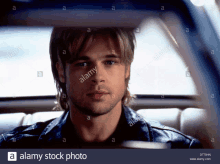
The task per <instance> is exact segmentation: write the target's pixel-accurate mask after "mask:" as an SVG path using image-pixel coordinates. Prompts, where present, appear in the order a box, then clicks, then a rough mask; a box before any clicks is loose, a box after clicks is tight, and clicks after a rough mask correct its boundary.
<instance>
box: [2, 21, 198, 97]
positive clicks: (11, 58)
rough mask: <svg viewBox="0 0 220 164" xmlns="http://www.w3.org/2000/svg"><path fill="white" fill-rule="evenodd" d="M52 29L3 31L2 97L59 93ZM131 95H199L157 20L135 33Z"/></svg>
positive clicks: (144, 23)
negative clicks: (53, 64)
mask: <svg viewBox="0 0 220 164" xmlns="http://www.w3.org/2000/svg"><path fill="white" fill-rule="evenodd" d="M51 32H52V27H47V28H45V27H44V28H43V27H41V28H36V27H7V28H0V70H1V71H0V90H1V92H0V97H20V96H22V97H23V96H43V95H44V96H45V95H55V94H56V93H57V91H56V87H55V83H54V80H53V75H52V71H51V62H50V55H49V41H50V34H51ZM135 35H136V39H137V47H136V49H135V55H134V62H133V63H132V65H131V79H130V84H129V89H130V92H131V94H148V95H157V94H160V95H161V94H163V95H195V94H197V93H196V88H195V84H194V82H193V80H192V78H191V77H190V74H189V73H187V72H188V69H187V67H186V65H185V63H184V62H183V61H182V58H181V57H180V56H179V54H178V53H177V52H176V51H175V50H174V48H173V47H172V46H171V44H170V43H169V42H168V39H167V38H166V37H165V35H164V32H163V31H162V29H161V27H159V26H158V23H157V21H156V20H154V19H148V20H147V21H145V22H143V23H142V25H141V26H140V28H139V29H137V30H136V32H135Z"/></svg>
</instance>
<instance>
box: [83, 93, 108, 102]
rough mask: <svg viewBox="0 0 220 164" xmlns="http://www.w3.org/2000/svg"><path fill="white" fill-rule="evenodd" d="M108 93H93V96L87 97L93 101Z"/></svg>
mask: <svg viewBox="0 0 220 164" xmlns="http://www.w3.org/2000/svg"><path fill="white" fill-rule="evenodd" d="M107 94H108V93H94V94H87V95H88V96H89V97H92V98H94V99H98V100H99V99H100V98H101V97H102V96H103V95H107Z"/></svg>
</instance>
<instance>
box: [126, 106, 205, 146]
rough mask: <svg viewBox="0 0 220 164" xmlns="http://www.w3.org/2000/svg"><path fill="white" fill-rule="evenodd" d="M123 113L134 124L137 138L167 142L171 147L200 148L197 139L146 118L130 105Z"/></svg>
mask: <svg viewBox="0 0 220 164" xmlns="http://www.w3.org/2000/svg"><path fill="white" fill-rule="evenodd" d="M125 115H126V117H127V120H128V122H131V125H132V126H133V124H135V125H136V128H137V131H138V132H139V136H138V138H139V139H141V140H143V141H150V142H159V143H167V144H169V145H170V147H171V148H202V145H201V143H200V142H199V141H198V140H197V139H195V138H193V137H191V136H189V135H186V134H184V133H182V132H180V131H178V130H177V129H174V128H171V127H168V126H165V125H163V124H161V123H160V122H159V121H156V120H148V119H147V118H145V117H144V116H143V115H141V114H139V113H137V112H136V111H134V110H133V109H131V108H130V107H125ZM129 124H130V123H129Z"/></svg>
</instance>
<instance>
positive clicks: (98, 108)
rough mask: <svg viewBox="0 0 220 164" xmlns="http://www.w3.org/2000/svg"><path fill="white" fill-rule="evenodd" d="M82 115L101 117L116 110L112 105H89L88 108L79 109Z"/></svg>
mask: <svg viewBox="0 0 220 164" xmlns="http://www.w3.org/2000/svg"><path fill="white" fill-rule="evenodd" d="M77 108H78V109H79V110H80V112H81V113H83V114H85V115H89V116H101V115H105V114H107V113H109V112H111V110H112V109H113V108H114V107H113V106H111V105H107V104H94V103H92V104H87V105H86V106H81V107H80V106H78V107H77Z"/></svg>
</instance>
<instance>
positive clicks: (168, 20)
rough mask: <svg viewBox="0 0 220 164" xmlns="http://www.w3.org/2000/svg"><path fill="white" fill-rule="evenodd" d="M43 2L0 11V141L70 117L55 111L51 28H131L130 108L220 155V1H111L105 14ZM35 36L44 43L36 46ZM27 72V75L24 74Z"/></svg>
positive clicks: (16, 3)
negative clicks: (21, 130)
mask: <svg viewBox="0 0 220 164" xmlns="http://www.w3.org/2000/svg"><path fill="white" fill-rule="evenodd" d="M40 2H41V1H40V0H39V1H26V2H23V1H19V0H18V1H10V3H8V4H7V5H6V7H5V9H4V10H3V11H1V18H0V22H1V27H0V38H2V39H1V40H0V51H1V53H0V65H1V66H0V69H1V71H0V80H1V81H0V90H1V92H0V135H1V134H3V133H5V132H7V131H10V130H13V129H14V128H16V127H19V126H25V125H32V124H34V123H37V122H45V121H47V120H50V119H54V118H57V117H60V116H61V115H62V114H63V112H64V111H55V110H53V108H54V107H55V105H56V104H57V100H56V87H55V84H53V77H52V72H51V68H50V67H51V65H50V61H49V51H48V49H49V39H50V33H51V31H52V27H54V26H74V27H75V26H77V27H88V28H89V27H96V26H99V27H101V26H102V27H109V26H114V27H125V28H133V29H134V30H135V33H136V34H135V35H136V38H137V50H136V51H135V55H134V64H132V66H131V82H130V86H129V88H130V91H131V94H132V95H133V99H132V101H131V102H130V103H129V107H131V108H132V109H133V110H135V111H137V113H139V114H140V115H142V116H144V118H145V119H146V120H156V121H159V122H160V123H161V124H163V125H165V126H169V127H172V128H175V129H177V130H179V131H180V132H182V133H184V134H186V135H190V136H192V137H194V138H196V139H198V140H199V141H200V142H201V143H202V145H203V148H205V149H218V148H220V135H219V134H220V133H219V131H220V127H219V124H218V120H219V117H218V116H219V112H220V110H219V108H218V107H219V102H220V101H218V99H219V97H218V96H219V93H218V92H217V91H218V89H219V88H218V87H219V85H218V83H219V82H220V81H219V79H220V78H219V77H220V76H219V75H220V74H219V73H220V71H219V70H220V69H219V63H220V62H219V61H220V59H219V58H218V55H219V56H220V49H218V47H219V45H220V44H219V43H220V32H219V31H218V30H219V29H220V25H219V23H220V21H218V23H216V21H215V19H217V18H218V19H219V18H220V17H217V16H216V17H214V16H213V15H211V14H215V13H218V16H219V15H220V12H219V6H220V3H219V2H220V1H219V0H216V1H215V0H213V4H212V6H208V5H207V6H205V7H201V5H200V6H199V5H195V4H193V3H192V2H191V1H190V0H189V1H187V0H182V1H180V2H179V3H176V2H172V1H163V0H162V1H160V0H158V2H160V4H159V5H157V4H156V3H154V2H151V1H146V2H145V4H147V5H144V2H141V1H135V2H134V1H114V3H112V2H111V1H106V4H105V5H104V4H103V5H102V8H100V6H101V3H100V2H98V1H97V2H96V1H94V4H95V3H96V4H97V5H93V7H94V9H93V10H94V11H93V10H89V8H91V5H90V4H91V2H87V1H85V4H86V3H87V5H82V3H81V2H80V3H81V5H78V4H77V3H79V2H78V1H76V2H75V3H74V2H70V1H67V0H64V1H63V3H62V4H60V3H59V2H58V1H54V3H55V4H57V5H54V6H55V7H54V10H51V8H53V7H52V6H53V5H52V4H51V1H49V0H46V1H44V4H42V3H40ZM125 2H127V3H125ZM59 4H60V5H59ZM64 4H65V5H64ZM42 6H44V8H42ZM76 6H77V10H76V9H74V7H75V8H76ZM103 6H104V7H105V8H107V10H103V8H104V7H103ZM141 6H144V8H143V7H141ZM180 6H181V7H180ZM178 7H179V8H178ZM36 8H39V10H36ZM145 8H146V11H145ZM101 11H102V12H103V13H101V14H100V12H101ZM132 11H133V12H132ZM134 11H136V12H134ZM196 14H197V15H196ZM63 18H66V19H63ZM219 20H220V19H219ZM202 21H203V22H202ZM204 23H205V25H204ZM201 24H203V26H202V25H201ZM204 29H205V30H206V31H208V32H207V33H208V34H205V33H204ZM44 32H45V33H44ZM154 33H155V34H154ZM20 35H21V36H20ZM151 35H152V36H151ZM35 37H36V38H35ZM37 37H42V38H43V37H45V38H46V39H44V40H43V42H42V41H41V40H40V39H39V40H38V42H37V41H36V40H37ZM151 37H152V39H151ZM6 38H7V39H6ZM10 38H11V40H10ZM32 38H33V39H32ZM210 38H212V39H210ZM209 39H210V40H209ZM12 40H15V42H16V43H15V42H13V41H12ZM28 42H29V43H28ZM25 44H26V45H25ZM29 44H30V46H29ZM31 44H32V45H35V46H36V47H35V46H33V47H31ZM37 44H39V45H37ZM155 44H156V45H155ZM19 46H20V48H18V47H19ZM37 46H38V47H37ZM43 47H45V48H43ZM38 48H39V50H38ZM41 48H42V50H40V49H41ZM144 48H145V49H144ZM31 49H32V50H31ZM43 51H46V52H45V53H44V54H42V52H43ZM31 54H33V55H31ZM146 54H149V55H148V56H147V55H146ZM38 55H41V56H40V57H37V56H38ZM144 55H145V56H144ZM201 56H202V57H201ZM44 58H45V60H44ZM143 59H144V60H143ZM34 62H36V64H34ZM205 62H207V63H205ZM208 62H209V63H208ZM32 63H33V64H32ZM143 63H145V64H143ZM161 63H163V64H161ZM9 67H10V70H9ZM16 69H18V70H16ZM16 71H17V73H16ZM19 71H20V72H19ZM22 71H23V72H25V71H27V72H25V73H24V75H22ZM28 71H29V72H28ZM39 71H42V72H43V74H42V75H40V74H39ZM33 72H34V75H33ZM42 72H41V73H42ZM16 74H17V75H16ZM19 77H20V79H19ZM40 78H41V79H40ZM43 78H44V79H43ZM38 79H40V80H38ZM22 80H23V81H26V80H27V81H26V82H21V81H22ZM25 87H26V88H25Z"/></svg>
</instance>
